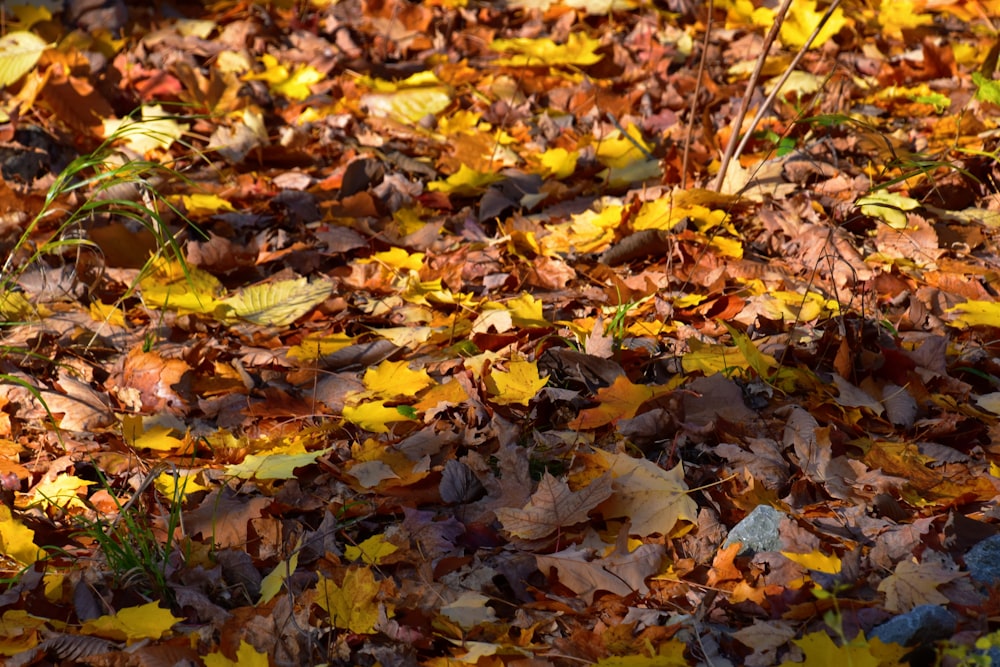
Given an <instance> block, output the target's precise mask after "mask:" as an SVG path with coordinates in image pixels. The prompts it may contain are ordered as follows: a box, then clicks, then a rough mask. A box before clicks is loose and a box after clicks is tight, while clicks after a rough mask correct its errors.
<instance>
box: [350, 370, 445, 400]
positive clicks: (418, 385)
mask: <svg viewBox="0 0 1000 667" xmlns="http://www.w3.org/2000/svg"><path fill="white" fill-rule="evenodd" d="M363 382H364V384H365V387H366V388H367V389H368V391H370V392H371V393H372V395H374V396H378V397H379V398H387V399H389V398H397V397H399V396H416V395H417V394H418V393H419V392H420V391H421V390H422V389H426V388H427V387H430V386H431V385H433V384H436V383H435V382H434V380H433V379H431V376H430V375H428V374H427V371H425V370H424V369H420V370H419V371H415V370H412V369H411V368H410V367H409V364H408V363H407V362H405V361H383V362H382V363H381V364H379V365H378V368H369V369H368V370H367V371H365V377H364V380H363Z"/></svg>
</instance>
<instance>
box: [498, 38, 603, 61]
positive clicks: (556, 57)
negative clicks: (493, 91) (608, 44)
mask: <svg viewBox="0 0 1000 667" xmlns="http://www.w3.org/2000/svg"><path fill="white" fill-rule="evenodd" d="M600 45H601V40H599V39H594V38H592V37H588V36H587V35H585V34H583V33H582V32H572V33H570V34H569V37H568V38H567V39H566V43H565V44H556V43H555V42H554V41H552V40H551V39H548V38H545V37H542V38H539V39H529V38H527V37H516V38H514V39H495V40H493V43H492V44H490V48H491V49H493V50H494V51H500V52H505V53H514V54H516V55H514V56H512V57H510V58H500V59H498V60H495V61H494V64H495V65H509V66H512V67H539V66H545V65H593V64H594V63H597V62H600V60H601V58H603V56H601V55H598V54H597V53H596V51H597V49H598V47H600Z"/></svg>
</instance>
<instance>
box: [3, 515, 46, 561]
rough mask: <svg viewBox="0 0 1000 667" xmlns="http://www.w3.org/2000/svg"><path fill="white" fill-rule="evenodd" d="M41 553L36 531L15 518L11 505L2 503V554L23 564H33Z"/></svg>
mask: <svg viewBox="0 0 1000 667" xmlns="http://www.w3.org/2000/svg"><path fill="white" fill-rule="evenodd" d="M39 553H40V552H39V549H38V547H37V546H36V545H35V531H33V530H31V529H30V528H28V527H26V526H25V525H24V524H23V523H21V522H20V521H19V520H18V519H17V518H15V517H14V515H13V514H11V511H10V508H9V507H7V506H6V505H2V504H0V554H3V555H5V556H9V557H10V558H13V559H14V560H15V561H17V562H18V563H20V564H21V565H31V564H32V563H34V562H35V561H36V560H38V556H39Z"/></svg>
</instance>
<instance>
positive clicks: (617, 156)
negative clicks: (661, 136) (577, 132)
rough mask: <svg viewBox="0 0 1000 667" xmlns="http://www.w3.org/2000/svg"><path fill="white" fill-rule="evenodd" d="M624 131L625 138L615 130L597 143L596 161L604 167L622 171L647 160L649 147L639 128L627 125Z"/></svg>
mask: <svg viewBox="0 0 1000 667" xmlns="http://www.w3.org/2000/svg"><path fill="white" fill-rule="evenodd" d="M625 131H626V133H627V136H626V135H623V134H622V133H621V132H619V131H618V130H615V131H614V132H612V133H611V134H610V135H608V136H607V137H605V138H604V139H601V140H600V141H599V142H598V143H597V159H598V160H599V161H600V163H601V164H603V165H604V166H605V167H614V168H617V169H622V168H625V167H627V166H629V165H631V164H633V163H635V162H643V161H645V160H646V159H648V158H649V156H650V150H651V147H650V145H649V144H648V143H646V142H645V141H644V140H643V138H642V132H640V131H639V128H637V127H636V126H635V125H633V124H631V123H629V126H628V128H626V130H625Z"/></svg>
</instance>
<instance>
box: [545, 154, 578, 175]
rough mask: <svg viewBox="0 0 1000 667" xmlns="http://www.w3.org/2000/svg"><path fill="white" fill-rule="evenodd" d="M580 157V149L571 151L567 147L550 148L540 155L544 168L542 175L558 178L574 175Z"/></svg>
mask: <svg viewBox="0 0 1000 667" xmlns="http://www.w3.org/2000/svg"><path fill="white" fill-rule="evenodd" d="M579 159H580V151H572V152H570V151H568V150H566V149H565V148H550V149H549V150H547V151H545V152H544V153H542V154H541V155H539V156H538V161H539V163H540V164H541V165H542V167H543V168H544V171H543V172H542V176H544V177H547V178H554V179H556V180H561V179H563V178H569V177H570V176H572V175H573V172H574V171H576V162H577V160H579Z"/></svg>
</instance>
